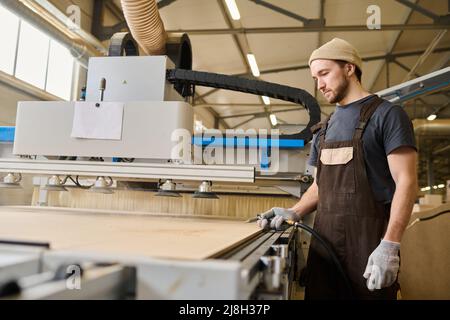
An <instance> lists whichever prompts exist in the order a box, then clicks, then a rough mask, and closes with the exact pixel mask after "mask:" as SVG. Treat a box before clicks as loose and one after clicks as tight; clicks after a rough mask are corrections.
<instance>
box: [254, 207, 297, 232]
mask: <svg viewBox="0 0 450 320" xmlns="http://www.w3.org/2000/svg"><path fill="white" fill-rule="evenodd" d="M271 218H272V220H270V219H271ZM269 220H270V228H272V229H277V230H279V229H280V227H281V225H282V224H283V222H285V221H288V220H292V221H298V220H300V217H299V216H298V215H296V214H295V211H294V210H292V209H285V208H278V207H274V208H272V209H270V210H268V211H266V212H264V213H261V214H259V215H258V220H257V222H256V223H257V224H258V226H259V227H260V228H262V229H266V228H268V227H269Z"/></svg>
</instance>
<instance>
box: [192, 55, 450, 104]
mask: <svg viewBox="0 0 450 320" xmlns="http://www.w3.org/2000/svg"><path fill="white" fill-rule="evenodd" d="M448 51H450V47H444V48H438V49H435V50H434V53H440V52H448ZM423 52H424V50H414V51H406V52H398V53H387V54H383V55H376V56H369V57H364V58H362V60H363V61H365V62H367V61H374V60H385V59H397V58H404V57H411V56H418V55H421V54H423ZM308 68H309V65H308V64H303V65H297V66H291V67H283V68H274V69H266V70H261V71H260V73H261V74H269V73H278V72H286V71H295V70H304V69H308ZM232 75H233V76H238V77H239V76H248V75H249V74H248V73H235V74H232ZM218 90H222V89H211V90H209V91H208V92H205V93H204V94H202V95H199V96H198V97H199V98H205V97H207V96H209V95H211V94H213V93H214V92H217V91H218Z"/></svg>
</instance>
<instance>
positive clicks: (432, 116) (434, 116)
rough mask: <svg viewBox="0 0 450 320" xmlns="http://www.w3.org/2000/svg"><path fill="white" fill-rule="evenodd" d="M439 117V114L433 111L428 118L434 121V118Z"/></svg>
mask: <svg viewBox="0 0 450 320" xmlns="http://www.w3.org/2000/svg"><path fill="white" fill-rule="evenodd" d="M436 118H437V115H436V114H435V113H432V114H430V115H429V116H428V117H427V120H428V121H433V120H434V119H436Z"/></svg>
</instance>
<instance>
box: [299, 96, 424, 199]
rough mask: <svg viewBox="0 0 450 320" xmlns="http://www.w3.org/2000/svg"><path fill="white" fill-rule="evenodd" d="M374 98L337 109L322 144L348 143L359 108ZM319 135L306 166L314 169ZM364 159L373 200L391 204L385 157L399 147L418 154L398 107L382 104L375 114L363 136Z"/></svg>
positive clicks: (392, 188)
mask: <svg viewBox="0 0 450 320" xmlns="http://www.w3.org/2000/svg"><path fill="white" fill-rule="evenodd" d="M374 97H375V95H370V96H368V97H365V98H362V99H360V100H358V101H354V102H352V103H350V104H348V105H345V106H337V107H336V110H335V112H334V113H333V115H332V116H331V118H330V121H329V123H328V129H327V133H326V136H325V141H327V142H332V141H347V140H351V139H352V137H353V133H354V131H355V128H356V126H357V125H358V122H359V115H360V109H361V106H362V105H363V104H365V103H367V102H369V101H370V99H372V98H374ZM319 132H320V131H318V132H316V134H315V135H314V136H313V140H312V142H311V152H310V153H311V155H310V158H309V160H308V164H309V165H311V166H317V156H318V150H319V139H317V137H318V134H319ZM363 146H364V159H365V162H366V171H367V176H368V179H369V183H370V185H371V187H372V191H373V193H374V196H375V199H376V200H377V201H380V202H383V203H389V202H391V201H392V197H393V195H394V191H395V183H394V180H393V179H392V176H391V173H390V171H389V165H388V162H387V155H388V154H389V153H391V152H392V151H393V150H395V149H397V148H398V147H402V146H410V147H412V148H414V149H416V150H417V148H416V143H415V137H414V129H413V126H412V123H411V120H410V119H409V117H408V115H407V114H406V112H405V110H403V108H402V107H401V106H399V105H393V104H392V103H390V102H389V101H384V102H383V103H381V104H380V105H379V106H378V108H377V109H376V110H375V112H374V114H373V115H372V117H371V118H370V120H369V122H368V123H367V126H366V129H365V130H364V134H363Z"/></svg>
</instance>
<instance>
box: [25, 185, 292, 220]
mask: <svg viewBox="0 0 450 320" xmlns="http://www.w3.org/2000/svg"><path fill="white" fill-rule="evenodd" d="M155 194H156V193H155V192H149V191H136V190H115V192H114V194H99V193H94V192H89V191H85V190H80V189H76V188H70V189H69V191H68V192H50V193H49V199H48V205H49V206H54V207H69V208H80V209H87V208H89V209H100V210H104V209H106V210H118V211H143V212H156V213H177V214H182V215H195V216H197V215H214V216H223V217H236V218H241V219H248V218H251V217H255V216H256V214H258V213H261V212H264V211H267V210H269V209H270V208H272V207H283V208H290V207H292V206H293V205H294V204H295V203H297V201H298V199H297V198H295V197H290V196H272V195H270V194H264V195H254V194H253V195H252V194H247V195H242V194H220V195H219V199H216V200H211V199H197V198H192V194H186V193H182V194H181V197H179V198H173V197H157V196H155ZM37 199H38V189H37V188H35V190H34V194H33V201H32V202H31V204H32V205H36V204H37Z"/></svg>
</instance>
